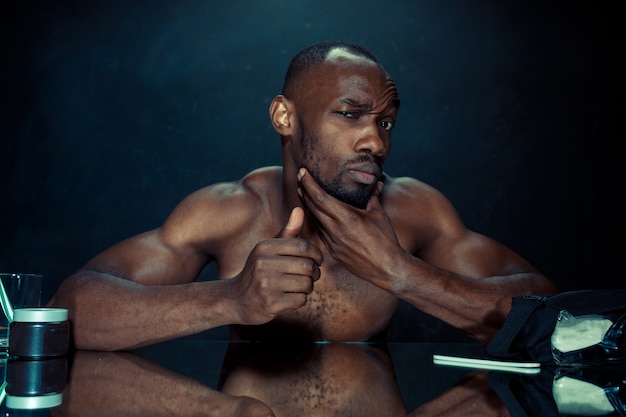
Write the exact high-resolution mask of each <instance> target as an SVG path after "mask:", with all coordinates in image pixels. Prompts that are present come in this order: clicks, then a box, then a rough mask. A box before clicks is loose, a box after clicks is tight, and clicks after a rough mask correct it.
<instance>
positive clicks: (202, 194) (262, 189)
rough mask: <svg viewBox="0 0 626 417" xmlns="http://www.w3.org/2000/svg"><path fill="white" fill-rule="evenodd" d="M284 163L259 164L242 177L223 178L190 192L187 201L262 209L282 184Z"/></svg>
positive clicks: (217, 207) (203, 205) (205, 205)
mask: <svg viewBox="0 0 626 417" xmlns="http://www.w3.org/2000/svg"><path fill="white" fill-rule="evenodd" d="M281 174H282V170H281V168H280V167H265V168H259V169H256V170H254V171H251V172H249V173H248V174H246V175H244V176H243V177H242V178H240V179H239V180H235V181H227V182H219V183H216V184H212V185H209V186H206V187H203V188H201V189H199V190H197V191H195V192H194V193H192V194H190V195H189V196H188V197H187V198H186V199H185V200H184V201H183V204H188V205H190V206H193V207H199V208H202V210H207V209H215V210H218V211H222V210H225V209H228V208H229V206H232V207H231V208H236V209H237V210H246V209H247V208H249V209H251V210H256V209H258V207H257V204H262V203H263V199H266V198H268V196H272V195H273V194H275V193H276V192H277V190H278V188H277V185H278V186H282V182H281V181H280V178H281Z"/></svg>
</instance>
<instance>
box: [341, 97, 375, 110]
mask: <svg viewBox="0 0 626 417" xmlns="http://www.w3.org/2000/svg"><path fill="white" fill-rule="evenodd" d="M339 101H340V102H341V103H343V104H347V105H348V106H350V107H355V108H357V109H360V110H370V109H371V108H372V106H370V105H369V104H365V103H359V102H358V101H355V100H352V99H350V98H343V99H341V100H339Z"/></svg>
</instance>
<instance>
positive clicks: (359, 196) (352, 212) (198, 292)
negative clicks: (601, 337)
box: [50, 43, 555, 350]
mask: <svg viewBox="0 0 626 417" xmlns="http://www.w3.org/2000/svg"><path fill="white" fill-rule="evenodd" d="M398 106H399V98H398V93H397V90H396V86H395V84H394V82H393V81H392V79H391V78H390V77H389V76H388V74H387V73H386V72H385V70H384V69H383V67H382V66H381V65H380V64H379V63H378V62H377V60H376V58H375V57H373V56H372V55H371V54H370V53H369V52H368V51H366V50H364V49H362V48H360V47H359V46H356V45H350V44H344V43H324V44H318V45H314V46H313V47H310V48H307V49H305V50H303V51H301V52H300V53H299V54H298V55H296V57H294V59H293V60H292V62H291V64H290V66H289V70H288V73H287V76H286V77H285V85H284V88H283V94H281V95H279V96H277V97H275V98H274V100H273V101H272V103H271V104H270V108H269V112H270V118H271V122H272V124H273V127H274V129H275V130H276V131H277V132H278V133H279V134H280V137H281V146H282V154H283V166H282V167H268V168H262V169H258V170H255V171H253V172H251V173H249V174H248V175H246V176H245V177H244V178H242V179H241V180H239V181H237V182H232V183H222V184H216V185H212V186H209V187H206V188H203V189H201V190H199V191H197V192H195V193H193V194H191V195H190V196H188V197H187V198H186V199H184V200H183V201H182V202H181V203H180V205H179V206H178V207H176V209H175V210H174V211H173V212H172V213H171V215H170V216H169V217H168V218H167V220H166V221H165V223H164V224H163V225H162V226H161V227H160V228H158V229H155V230H152V231H149V232H146V233H144V234H141V235H138V236H135V237H132V238H130V239H127V240H125V241H123V242H121V243H118V244H117V245H115V246H113V247H111V248H110V249H108V250H106V251H105V252H103V253H102V254H100V255H98V256H96V257H95V258H94V259H92V260H91V261H90V262H88V263H87V264H86V265H85V266H84V267H83V268H82V269H81V270H80V271H79V272H77V273H76V274H74V275H73V276H71V277H69V278H68V279H67V280H66V281H65V282H64V283H63V284H62V285H61V286H60V288H59V290H58V292H57V294H56V295H55V297H54V298H53V299H52V300H51V302H50V305H51V306H56V307H65V308H68V309H69V311H70V319H71V321H72V326H73V327H72V329H73V337H74V341H75V345H76V347H77V348H79V349H100V350H121V349H128V348H134V347H138V346H143V345H147V344H151V343H156V342H159V341H163V340H167V339H172V338H176V337H181V336H185V335H190V334H194V333H197V332H201V331H204V330H207V329H211V328H215V327H217V326H224V325H236V326H233V328H235V329H236V330H237V332H238V333H237V334H238V336H240V337H246V335H245V334H243V333H245V331H246V330H247V331H250V330H253V329H256V330H263V331H265V330H267V331H269V327H272V329H273V330H274V331H276V330H277V329H278V331H277V332H274V333H273V334H279V335H282V336H283V337H292V335H294V337H295V334H296V332H302V333H304V334H306V335H307V337H312V338H315V339H321V340H328V341H363V340H367V339H369V338H371V337H373V336H374V335H376V334H378V333H380V332H381V331H383V330H384V329H385V328H386V326H387V324H388V323H389V321H390V319H391V317H392V315H393V313H394V311H395V310H396V308H397V306H398V304H399V301H400V300H404V301H407V302H408V303H410V304H412V305H413V306H415V308H418V309H420V310H422V311H424V312H426V313H428V314H431V315H433V316H435V317H438V318H439V319H441V320H443V321H445V322H447V323H449V324H451V325H452V326H455V327H457V328H460V329H462V330H464V331H465V332H467V333H468V334H470V335H471V336H473V337H474V338H476V339H478V340H481V341H484V342H487V341H489V340H490V339H491V338H492V337H493V336H494V335H495V334H496V333H497V331H498V329H499V328H500V326H501V325H502V323H503V321H504V319H505V317H506V315H507V313H508V312H509V310H510V307H511V298H512V296H516V295H522V294H530V293H550V292H554V291H555V287H554V285H553V284H552V283H551V282H550V281H549V280H547V279H546V278H545V277H543V276H542V275H540V274H539V273H538V272H537V271H536V270H535V269H534V268H533V267H532V266H531V265H529V264H528V263H527V262H526V261H524V260H523V259H522V258H520V257H519V256H518V255H516V254H515V253H513V252H512V251H510V250H509V249H507V248H505V247H504V246H502V245H500V244H499V243H497V242H495V241H493V240H491V239H489V238H487V237H485V236H482V235H480V234H477V233H475V232H472V231H470V230H468V229H467V228H466V227H465V226H464V224H463V223H462V221H461V220H460V218H459V216H458V215H457V213H456V212H455V210H454V208H453V207H452V205H451V204H450V202H449V201H448V200H447V199H446V198H445V197H444V196H442V195H441V194H440V193H439V192H438V191H436V190H435V189H433V188H431V187H429V186H428V185H426V184H424V183H422V182H420V181H418V180H416V179H412V178H391V177H389V176H387V175H385V174H384V173H383V171H382V166H383V162H384V161H385V159H386V157H387V155H388V154H389V150H390V147H391V132H392V130H393V126H394V123H395V121H396V115H397V111H398ZM210 262H216V264H217V267H218V274H219V278H220V279H219V280H216V281H208V282H197V281H196V279H197V277H198V275H199V274H200V272H201V270H202V269H203V268H204V267H205V266H206V265H207V264H209V263H210ZM262 325H263V326H262ZM242 332H243V333H242ZM260 333H261V332H257V334H260ZM242 335H243V336H242ZM298 335H300V333H298Z"/></svg>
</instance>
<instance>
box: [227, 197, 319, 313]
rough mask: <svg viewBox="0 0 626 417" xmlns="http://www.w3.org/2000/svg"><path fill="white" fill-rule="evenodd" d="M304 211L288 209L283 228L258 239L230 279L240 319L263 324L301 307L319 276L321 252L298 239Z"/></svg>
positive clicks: (297, 208) (298, 208)
mask: <svg viewBox="0 0 626 417" xmlns="http://www.w3.org/2000/svg"><path fill="white" fill-rule="evenodd" d="M303 224H304V211H303V210H302V209H301V208H300V207H296V208H294V209H293V210H292V212H291V215H290V216H289V220H288V221H287V224H286V225H285V227H284V228H283V229H282V230H281V231H280V232H279V233H278V235H277V236H276V237H275V238H273V239H268V240H264V241H261V242H259V243H258V244H257V245H256V246H255V247H254V249H253V250H252V252H251V253H250V255H249V256H248V260H247V261H246V265H245V266H244V268H243V271H242V272H241V273H240V274H239V275H238V276H237V278H236V279H235V280H234V282H233V283H234V284H235V285H236V288H237V290H236V291H237V294H236V301H237V303H238V307H239V314H240V317H241V319H240V322H239V323H237V324H264V323H267V322H269V321H271V320H272V319H274V318H275V317H276V316H277V315H278V314H279V313H281V312H283V311H286V310H294V309H297V308H300V307H302V306H303V305H304V304H305V303H306V300H307V295H308V294H310V293H311V292H312V291H313V283H314V282H315V281H317V280H318V279H319V277H320V269H319V266H320V265H321V264H322V261H323V255H322V252H321V251H320V250H319V248H318V247H317V246H315V245H313V244H311V243H310V242H308V241H306V240H304V239H300V238H298V236H299V234H300V231H301V230H302V225H303Z"/></svg>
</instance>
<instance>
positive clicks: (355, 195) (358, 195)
mask: <svg viewBox="0 0 626 417" xmlns="http://www.w3.org/2000/svg"><path fill="white" fill-rule="evenodd" d="M326 192H327V193H328V194H330V195H332V196H333V197H335V198H336V199H337V200H339V201H343V202H344V203H346V204H349V205H351V206H352V207H356V208H358V209H364V208H365V207H367V203H368V202H369V201H370V198H372V191H370V190H365V189H362V190H358V191H348V190H345V189H341V190H330V191H326Z"/></svg>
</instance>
